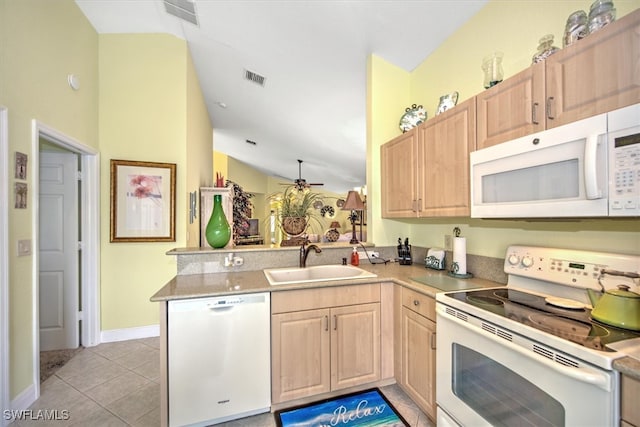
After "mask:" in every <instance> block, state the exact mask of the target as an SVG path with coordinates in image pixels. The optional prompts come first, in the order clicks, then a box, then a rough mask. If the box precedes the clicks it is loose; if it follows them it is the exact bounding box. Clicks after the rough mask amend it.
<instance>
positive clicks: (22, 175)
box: [15, 151, 28, 180]
mask: <svg viewBox="0 0 640 427" xmlns="http://www.w3.org/2000/svg"><path fill="white" fill-rule="evenodd" d="M27 159H28V156H27V155H26V154H24V153H19V152H17V151H16V164H15V168H16V172H15V178H16V179H22V180H25V179H27Z"/></svg>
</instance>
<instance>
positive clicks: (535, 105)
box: [531, 102, 540, 125]
mask: <svg viewBox="0 0 640 427" xmlns="http://www.w3.org/2000/svg"><path fill="white" fill-rule="evenodd" d="M539 106H540V104H538V103H537V102H534V103H533V108H532V109H531V121H532V122H533V124H534V125H539V124H540V122H539V121H538V107H539Z"/></svg>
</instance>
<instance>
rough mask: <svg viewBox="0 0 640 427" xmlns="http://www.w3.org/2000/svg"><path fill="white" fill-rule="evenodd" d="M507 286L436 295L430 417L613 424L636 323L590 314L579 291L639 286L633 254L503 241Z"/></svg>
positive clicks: (639, 264)
mask: <svg viewBox="0 0 640 427" xmlns="http://www.w3.org/2000/svg"><path fill="white" fill-rule="evenodd" d="M504 270H505V272H506V273H507V274H508V283H507V286H506V287H502V288H490V289H476V290H468V291H461V292H446V293H439V294H436V312H437V374H436V396H437V397H436V400H437V403H438V425H439V426H440V425H444V426H447V425H452V426H455V425H462V426H467V425H469V426H477V425H487V426H488V425H504V426H510V425H532V426H571V425H575V426H606V425H618V423H619V374H618V372H616V371H615V370H613V369H612V363H613V360H615V359H616V358H619V357H624V356H625V354H624V353H621V352H618V351H616V350H614V349H612V348H610V347H609V345H610V344H613V343H616V342H621V341H624V340H628V339H633V338H638V337H640V332H639V331H632V330H626V329H621V328H615V327H612V326H609V325H606V324H603V323H599V322H597V321H595V320H592V319H591V317H590V312H591V306H590V302H589V299H588V296H587V291H586V289H593V290H596V291H600V290H602V289H603V287H604V288H605V289H610V288H615V287H616V285H617V284H619V283H624V284H626V285H628V286H630V288H631V290H632V291H635V292H638V291H639V290H640V289H639V283H638V282H639V278H640V275H638V272H639V271H640V257H639V256H634V255H621V254H609V253H602V252H587V251H576V250H567V249H556V248H541V247H530V246H511V247H509V248H508V250H507V253H506V257H505V264H504Z"/></svg>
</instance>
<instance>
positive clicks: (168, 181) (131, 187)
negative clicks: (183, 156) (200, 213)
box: [110, 159, 176, 243]
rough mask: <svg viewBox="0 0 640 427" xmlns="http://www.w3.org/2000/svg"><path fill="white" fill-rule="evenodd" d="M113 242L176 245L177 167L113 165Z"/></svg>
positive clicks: (139, 163)
mask: <svg viewBox="0 0 640 427" xmlns="http://www.w3.org/2000/svg"><path fill="white" fill-rule="evenodd" d="M110 170H111V191H110V199H111V227H110V242H112V243H116V242H175V241H176V237H175V229H176V224H175V216H176V164H175V163H158V162H145V161H133V160H115V159H112V160H111V162H110Z"/></svg>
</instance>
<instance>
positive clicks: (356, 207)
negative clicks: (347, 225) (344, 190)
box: [342, 190, 364, 211]
mask: <svg viewBox="0 0 640 427" xmlns="http://www.w3.org/2000/svg"><path fill="white" fill-rule="evenodd" d="M342 210H343V211H362V210H364V203H363V202H362V199H361V198H360V195H359V194H358V192H357V191H353V190H351V191H349V193H348V194H347V200H346V201H345V202H344V205H343V206H342Z"/></svg>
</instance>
